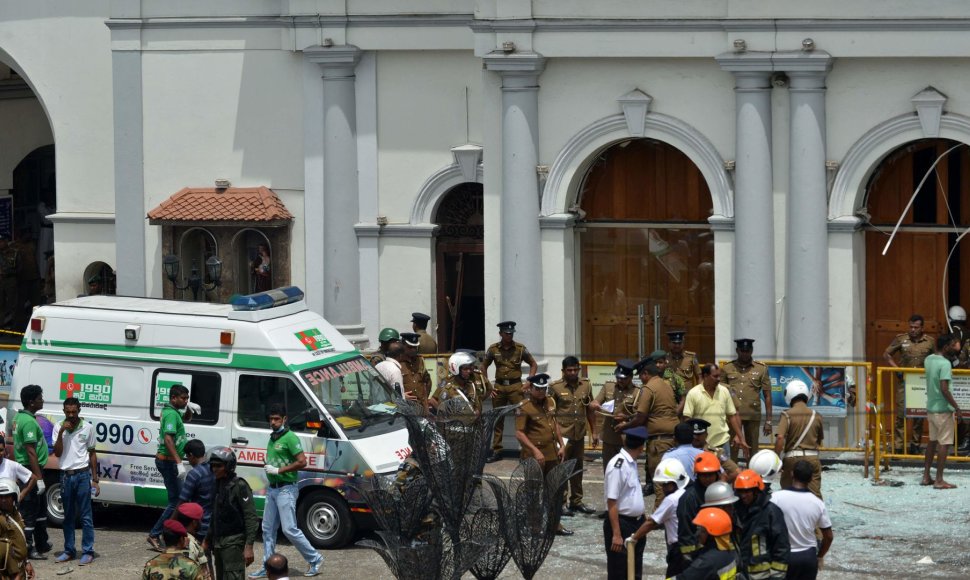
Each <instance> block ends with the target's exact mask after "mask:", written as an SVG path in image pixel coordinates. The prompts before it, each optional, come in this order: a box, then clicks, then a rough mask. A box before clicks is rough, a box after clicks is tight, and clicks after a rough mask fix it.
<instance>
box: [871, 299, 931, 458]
mask: <svg viewBox="0 0 970 580" xmlns="http://www.w3.org/2000/svg"><path fill="white" fill-rule="evenodd" d="M935 341H936V339H934V338H933V337H932V336H930V335H928V334H924V333H923V317H922V316H920V315H919V314H914V315H912V316H910V317H909V332H907V333H905V334H897V335H896V338H894V339H893V341H892V342H891V343H890V344H889V346H888V347H886V352H884V353H883V355H882V356H883V358H884V359H886V364H888V365H889V366H891V367H904V368H922V367H923V359H925V358H926V357H927V356H929V355H931V354H933V345H934V342H935ZM897 353H898V354H899V363H898V364H897V362H896V358H895V357H896V354H897ZM905 411H906V381H904V380H903V377H902V373H896V421H895V425H894V427H895V430H896V437H895V439H894V440H893V443H894V445H896V449H895V451H896V453H901V452H902V450H903V449H902V446H903V443H905V442H906V441H905V439H904V437H903V426H904V424H905V422H906V417H905V416H904V413H905ZM922 439H923V419H922V417H920V418H915V419H913V430H912V431H911V432H910V434H909V449H908V451H909V452H910V453H911V454H914V455H917V454H919V453H920V441H921V440H922Z"/></svg>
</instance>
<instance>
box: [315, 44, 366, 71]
mask: <svg viewBox="0 0 970 580" xmlns="http://www.w3.org/2000/svg"><path fill="white" fill-rule="evenodd" d="M361 52H362V51H361V50H360V49H359V48H357V47H356V46H354V45H352V44H345V45H341V46H310V47H307V48H304V49H303V58H305V59H307V61H309V62H312V63H316V64H317V65H318V66H319V67H320V69H321V70H322V71H323V76H324V78H330V77H331V76H333V77H335V78H336V77H341V76H347V74H348V72H349V74H350V75H351V76H353V73H354V69H356V68H357V63H358V62H360V55H361Z"/></svg>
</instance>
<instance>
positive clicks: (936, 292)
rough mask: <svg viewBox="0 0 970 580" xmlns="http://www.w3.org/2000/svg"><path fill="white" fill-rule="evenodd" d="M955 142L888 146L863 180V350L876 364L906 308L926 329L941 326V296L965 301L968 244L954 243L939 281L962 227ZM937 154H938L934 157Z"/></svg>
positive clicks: (964, 158) (962, 163)
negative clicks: (865, 218) (865, 215)
mask: <svg viewBox="0 0 970 580" xmlns="http://www.w3.org/2000/svg"><path fill="white" fill-rule="evenodd" d="M955 145H957V142H955V141H951V140H946V139H922V140H919V141H914V142H911V143H908V144H906V145H904V146H902V147H899V148H898V149H896V150H894V151H893V152H891V153H890V154H889V155H887V156H886V157H885V159H884V160H883V161H882V162H881V163H880V165H879V168H878V169H877V170H876V171H875V172H874V173H873V175H872V177H871V178H870V180H869V183H868V185H867V187H866V198H865V199H866V210H867V212H868V213H869V219H868V222H867V223H866V225H865V226H864V228H865V240H866V356H867V358H868V360H870V361H872V362H874V363H876V364H881V363H882V353H883V351H884V350H885V348H886V347H887V346H889V343H890V342H891V341H892V339H893V337H894V336H896V335H897V334H900V333H903V332H906V330H907V321H908V319H909V317H910V316H911V315H912V314H921V315H922V316H923V317H924V319H925V321H926V322H925V329H926V332H927V333H929V334H932V335H938V334H939V333H940V332H946V331H947V325H946V312H945V309H944V302H943V295H944V292H945V293H946V303H947V304H949V305H954V304H960V305H962V306H963V307H964V308H970V245H968V244H967V243H966V238H965V239H964V240H963V241H962V243H961V244H960V245H959V246H958V247H957V248H956V249H955V250H954V252H953V257H952V258H951V259H950V267H949V275H948V277H947V280H946V283H945V285H944V280H943V269H944V266H945V264H946V259H947V254H948V253H949V251H950V250H951V248H953V244H954V242H955V240H956V237H957V236H958V235H959V233H960V232H962V231H963V230H965V229H966V228H967V227H970V201H968V200H970V148H968V147H967V146H966V145H963V146H959V147H957V148H956V149H954V150H953V151H951V152H950V153H948V154H945V155H944V153H945V152H946V151H947V150H948V149H950V148H951V147H953V146H955ZM941 156H942V157H941ZM938 158H939V163H938V164H937V165H936V168H935V170H934V171H933V172H932V173H931V174H930V177H929V179H927V180H926V182H925V184H924V185H923V188H922V190H921V191H920V192H919V194H918V195H917V196H916V199H915V201H914V203H913V206H912V207H911V208H909V210H908V211H907V212H906V215H905V217H904V219H903V222H902V225H901V226H900V229H899V232H898V233H897V234H896V237H895V238H894V239H893V242H892V245H891V246H890V248H889V251H888V252H887V253H886V255H885V256H883V255H882V251H883V248H884V247H885V245H886V242H887V240H888V239H889V235H890V233H891V232H892V229H893V227H894V226H895V225H896V221H897V220H898V219H899V216H900V214H901V213H902V212H903V210H904V208H906V205H907V203H909V199H910V197H911V196H912V195H913V192H914V191H915V190H916V187H917V186H918V185H919V183H920V181H922V180H923V178H924V176H926V174H927V172H928V171H930V168H931V167H932V166H933V163H934V162H935V161H936V160H937V159H938Z"/></svg>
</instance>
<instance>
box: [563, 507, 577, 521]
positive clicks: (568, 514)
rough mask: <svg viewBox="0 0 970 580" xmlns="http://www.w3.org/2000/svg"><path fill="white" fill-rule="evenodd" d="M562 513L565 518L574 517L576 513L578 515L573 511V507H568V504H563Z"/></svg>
mask: <svg viewBox="0 0 970 580" xmlns="http://www.w3.org/2000/svg"><path fill="white" fill-rule="evenodd" d="M561 515H562V517H564V518H571V517H573V516H574V515H576V514H574V513H573V510H571V509H569V508H568V507H566V506H563V507H562V514H561Z"/></svg>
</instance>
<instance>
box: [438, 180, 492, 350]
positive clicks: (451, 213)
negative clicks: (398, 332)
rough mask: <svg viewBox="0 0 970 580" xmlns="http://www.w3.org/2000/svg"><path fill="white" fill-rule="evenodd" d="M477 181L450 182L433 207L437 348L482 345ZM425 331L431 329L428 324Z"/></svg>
mask: <svg viewBox="0 0 970 580" xmlns="http://www.w3.org/2000/svg"><path fill="white" fill-rule="evenodd" d="M482 192H483V190H482V184H480V183H462V184H460V185H457V186H455V187H453V188H452V189H451V190H450V191H449V192H448V193H447V194H445V196H444V198H443V199H442V200H441V203H440V204H439V206H438V209H437V211H436V212H435V221H436V223H438V225H439V231H438V239H437V244H436V252H435V253H436V262H435V263H436V271H435V280H436V284H435V288H436V289H437V290H436V293H437V305H438V307H437V308H438V310H437V321H438V332H437V336H436V339H437V341H438V349H439V351H440V352H442V353H447V352H453V351H454V350H455V349H458V348H466V349H472V350H483V349H484V348H485V336H486V333H485V244H484V241H483V240H484V234H485V228H484V221H483V211H482ZM428 330H429V332H431V331H432V329H428Z"/></svg>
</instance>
